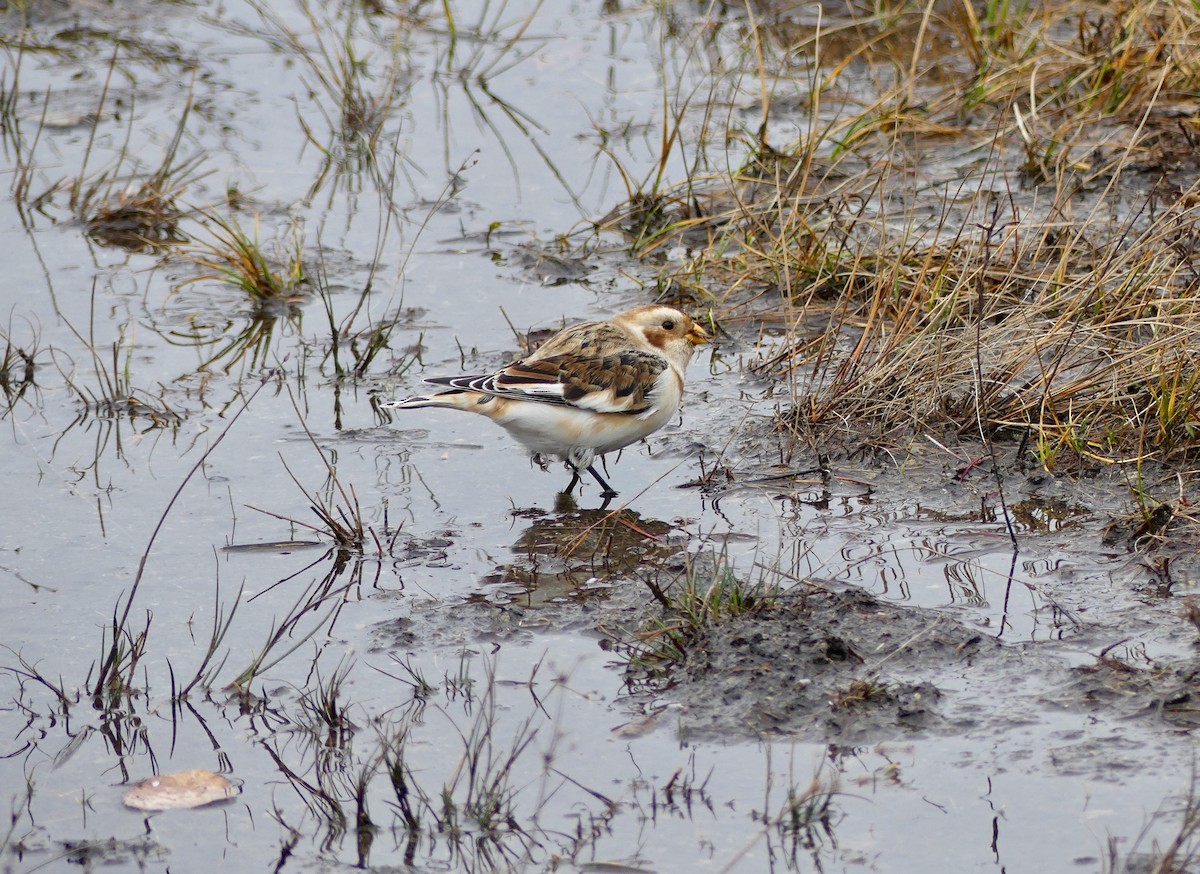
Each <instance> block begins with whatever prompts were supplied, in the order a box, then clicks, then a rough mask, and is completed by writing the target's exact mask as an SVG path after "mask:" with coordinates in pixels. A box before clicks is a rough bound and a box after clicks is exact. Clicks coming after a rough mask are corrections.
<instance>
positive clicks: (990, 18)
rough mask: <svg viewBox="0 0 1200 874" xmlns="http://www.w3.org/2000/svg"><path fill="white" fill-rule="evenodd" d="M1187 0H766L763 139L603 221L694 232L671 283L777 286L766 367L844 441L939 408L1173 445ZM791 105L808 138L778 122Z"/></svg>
mask: <svg viewBox="0 0 1200 874" xmlns="http://www.w3.org/2000/svg"><path fill="white" fill-rule="evenodd" d="M1018 6H1020V8H1018ZM1184 6H1185V5H1184V4H1159V3H1153V2H1148V0H1142V2H1123V3H1113V4H1098V3H1085V2H1078V3H1071V4H1065V5H1064V4H1057V3H1044V4H1033V3H1029V4H999V3H995V4H987V7H986V9H984V10H983V11H980V10H979V9H978V8H977V7H973V6H972V5H970V4H967V3H946V4H940V3H939V4H913V5H903V6H901V5H899V4H893V8H890V9H884V10H883V11H879V10H880V7H879V6H876V8H875V11H874V12H872V14H870V15H863V16H861V17H858V18H855V17H853V15H852V14H850V13H846V17H845V18H843V19H840V20H834V19H832V18H826V19H825V20H823V21H807V22H805V23H797V22H796V21H795V20H794V19H788V18H786V17H784V15H783V14H782V13H781V14H780V15H779V16H777V17H776V18H774V19H771V18H770V17H769V16H770V14H771V12H772V10H771V8H770V7H771V4H768V3H759V4H756V5H755V9H756V10H757V15H758V18H757V19H752V20H750V21H749V22H748V23H749V24H752V25H753V27H752V28H750V29H749V30H748V31H747V33H748V37H749V39H750V41H751V42H750V45H751V46H752V49H753V54H754V56H756V57H757V58H758V59H759V60H758V61H757V62H756V63H757V68H758V72H759V74H760V78H766V79H767V80H769V81H770V83H771V84H770V91H769V94H768V91H767V89H766V88H764V90H763V95H762V100H761V102H762V110H763V111H762V125H761V127H760V128H759V129H758V131H757V132H756V133H753V134H747V135H746V137H745V138H746V139H752V140H753V142H754V147H753V152H752V155H751V157H750V158H749V159H748V160H746V161H745V162H744V163H743V164H742V166H740V167H738V168H737V169H735V170H733V171H731V172H729V173H728V174H708V175H707V176H704V177H700V176H696V177H693V178H691V179H688V180H686V182H684V183H682V184H679V185H677V186H674V187H672V188H666V189H663V190H661V191H655V192H645V191H642V192H638V196H637V197H636V198H631V200H630V206H629V207H628V208H627V209H624V210H621V211H618V212H616V213H614V214H613V216H612V217H611V221H610V222H609V226H610V227H613V228H617V229H620V230H623V231H625V232H626V233H628V234H630V235H631V239H633V240H635V243H636V245H637V247H638V250H639V251H640V252H641V253H642V254H643V255H644V256H646V257H653V256H655V255H656V254H658V253H660V252H663V251H666V250H673V252H674V254H676V255H678V254H679V253H680V252H682V253H683V257H682V258H679V257H676V258H674V259H673V261H674V262H675V263H672V264H671V266H670V267H669V268H666V269H667V270H669V272H670V277H669V279H670V281H672V282H674V283H676V284H678V285H681V286H684V287H690V288H691V289H692V290H693V291H694V292H695V293H696V294H705V295H712V296H715V297H716V302H717V304H718V306H719V307H720V308H721V309H722V310H723V311H725V312H726V313H727V316H728V319H729V320H736V319H738V318H746V319H751V318H753V319H760V318H763V308H764V303H765V304H766V305H767V306H769V308H770V314H769V316H768V317H767V322H768V323H771V324H773V326H775V327H781V328H782V332H781V334H780V335H776V336H774V337H772V338H771V340H770V344H769V348H768V349H767V351H766V352H764V354H763V356H762V359H761V360H760V362H759V363H758V368H759V370H760V371H762V372H763V373H766V374H771V375H774V376H777V377H780V378H784V379H786V380H788V381H789V383H790V384H791V386H792V388H793V400H794V403H793V406H792V409H791V411H790V413H789V414H788V415H787V416H786V417H785V419H786V424H787V425H788V426H789V427H791V428H792V429H794V431H795V432H796V433H798V434H801V435H806V436H807V437H809V439H814V440H815V439H816V438H817V436H818V435H819V436H820V439H821V443H822V444H823V445H826V446H827V445H828V438H829V436H830V434H831V432H837V433H841V434H842V435H844V436H845V437H846V442H847V444H848V445H855V444H857V445H862V443H863V442H866V443H868V444H870V443H892V444H894V443H899V442H903V441H904V440H906V439H909V438H910V437H911V436H912V435H913V434H914V433H916V432H920V431H929V430H933V431H943V432H945V431H950V432H955V431H956V432H960V433H962V434H963V435H966V436H972V437H976V438H985V439H990V438H992V437H995V436H997V435H1003V436H1012V437H1014V438H1017V439H1019V440H1022V441H1028V442H1027V445H1029V446H1030V447H1031V448H1032V449H1034V451H1035V452H1036V455H1037V458H1038V460H1039V461H1040V462H1041V463H1043V464H1044V465H1046V466H1047V467H1053V466H1055V465H1059V464H1062V463H1063V462H1064V461H1066V460H1067V459H1070V461H1071V463H1072V464H1075V463H1078V462H1079V461H1081V460H1083V459H1095V460H1102V461H1105V462H1110V461H1135V462H1142V461H1145V460H1148V459H1151V458H1155V459H1167V458H1177V457H1178V455H1177V454H1178V453H1180V452H1183V453H1190V452H1192V451H1193V450H1195V449H1197V448H1200V442H1198V438H1200V411H1198V410H1197V394H1196V389H1197V384H1198V382H1200V342H1198V339H1200V338H1198V337H1197V331H1198V327H1197V326H1200V304H1198V302H1200V298H1198V296H1197V288H1198V287H1200V286H1198V279H1200V272H1198V271H1200V267H1198V256H1200V229H1198V228H1197V219H1198V217H1200V212H1198V207H1200V171H1198V170H1197V168H1196V167H1195V166H1194V160H1191V159H1187V160H1185V156H1190V155H1192V154H1193V148H1192V146H1193V142H1194V136H1195V132H1196V122H1195V121H1194V117H1193V116H1194V114H1195V111H1196V110H1197V109H1200V99H1197V97H1196V96H1195V95H1196V89H1197V82H1198V81H1200V10H1198V9H1196V8H1192V7H1191V6H1187V7H1186V8H1184ZM781 50H782V51H781ZM803 65H807V67H804V68H803V69H802V67H803ZM768 70H769V71H772V72H773V74H774V75H772V76H766V71H768ZM788 88H791V89H794V90H795V92H796V94H797V95H798V96H797V98H795V99H791V100H790V101H788V100H785V99H784V95H786V92H787V89H788ZM796 107H800V108H799V109H797V108H796ZM1185 111H1186V113H1187V114H1186V116H1184V115H1181V113H1184V112H1185ZM797 115H798V116H799V117H800V118H801V119H802V124H804V125H806V126H807V129H806V130H805V132H804V133H803V134H802V135H801V136H800V137H799V139H797V140H796V141H795V142H793V143H792V144H790V145H789V146H788V147H787V148H786V149H781V148H776V147H773V146H771V145H769V144H768V141H767V138H768V132H769V131H772V130H776V129H779V128H780V127H781V121H782V120H784V119H794V118H796V117H797ZM708 139H712V137H711V135H710V136H709V137H708ZM679 262H682V264H683V267H682V268H681V267H679V266H678V264H679ZM716 288H719V289H721V291H720V292H713V291H712V289H716Z"/></svg>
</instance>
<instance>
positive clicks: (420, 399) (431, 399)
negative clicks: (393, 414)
mask: <svg viewBox="0 0 1200 874" xmlns="http://www.w3.org/2000/svg"><path fill="white" fill-rule="evenodd" d="M470 394H471V393H469V392H464V391H443V392H438V393H437V394H435V395H413V396H412V397H411V398H403V399H401V400H398V401H388V402H386V403H383V404H380V406H381V407H389V408H390V409H393V410H419V409H421V408H422V407H453V408H454V409H458V410H464V409H466V408H467V407H468V406H469V405H470V404H471V403H472V399H471V398H470V397H469V395H470Z"/></svg>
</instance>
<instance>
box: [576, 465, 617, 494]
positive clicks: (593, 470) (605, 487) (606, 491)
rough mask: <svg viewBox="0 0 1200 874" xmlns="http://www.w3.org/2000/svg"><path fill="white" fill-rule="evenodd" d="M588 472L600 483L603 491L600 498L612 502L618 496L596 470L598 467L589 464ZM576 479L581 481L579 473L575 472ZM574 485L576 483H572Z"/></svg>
mask: <svg viewBox="0 0 1200 874" xmlns="http://www.w3.org/2000/svg"><path fill="white" fill-rule="evenodd" d="M587 472H588V473H590V474H591V475H592V478H593V479H595V480H596V482H598V483H600V488H601V489H603V491H602V492H600V497H602V498H605V499H608V500H612V499H613V498H615V497H616V496H617V493H616V491H615V490H614V489H613V487H612V486H610V485H609V484H608V483H607V482H605V480H604V477H602V476H600V473H599V471H597V470H596V465H594V464H589V465H588V468H587ZM575 478H576V479H579V471H575ZM572 485H574V483H572Z"/></svg>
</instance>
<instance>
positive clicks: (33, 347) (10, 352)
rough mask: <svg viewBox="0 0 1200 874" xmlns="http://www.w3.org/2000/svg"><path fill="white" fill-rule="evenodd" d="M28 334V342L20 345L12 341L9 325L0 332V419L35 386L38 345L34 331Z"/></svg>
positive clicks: (11, 331)
mask: <svg viewBox="0 0 1200 874" xmlns="http://www.w3.org/2000/svg"><path fill="white" fill-rule="evenodd" d="M30 333H31V334H32V336H31V338H30V340H29V341H28V342H26V343H24V344H20V343H16V342H14V341H13V330H12V325H11V324H10V325H9V327H8V328H7V329H6V330H0V343H3V344H4V350H3V352H0V392H3V393H4V404H3V410H2V411H0V417H2V416H3V415H7V414H8V413H11V412H12V410H13V407H15V406H16V405H17V403H18V402H20V401H21V399H22V398H24V397H25V394H26V392H28V391H29V389H30V388H32V387H33V386H34V385H35V382H34V372H35V370H36V364H35V361H36V359H37V356H38V352H39V345H40V344H39V342H38V337H37V333H36V331H32V330H31V332H30Z"/></svg>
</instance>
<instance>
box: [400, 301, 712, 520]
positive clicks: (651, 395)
mask: <svg viewBox="0 0 1200 874" xmlns="http://www.w3.org/2000/svg"><path fill="white" fill-rule="evenodd" d="M708 340H709V335H708V333H707V332H706V331H705V330H704V328H702V327H701V326H700V325H698V324H696V322H694V321H692V318H691V316H689V315H687V314H686V313H683V312H681V311H679V310H677V309H674V308H673V307H668V306H659V305H650V306H642V307H637V308H636V309H632V310H629V311H628V312H623V313H621V314H619V315H617V316H614V317H613V318H611V319H609V320H608V321H606V322H585V323H584V324H582V325H575V326H574V327H570V328H566V329H564V330H562V331H559V332H558V333H557V334H555V335H554V336H553V337H551V338H550V339H549V340H547V341H546V342H545V343H543V344H542V345H541V346H539V347H538V349H537V351H535V352H534V353H533V354H531V355H529V356H527V357H525V358H521V359H519V360H517V361H514V362H513V363H512V364H510V365H508V366H507V367H502V368H501V369H500V370H497V371H496V372H495V373H491V374H485V375H483V376H445V377H433V378H430V379H427V380H426V382H432V383H435V384H437V385H447V386H450V389H449V390H448V391H442V392H438V393H437V394H433V395H430V396H428V397H412V398H406V399H405V400H401V401H393V402H391V403H388V404H384V406H385V407H398V408H400V409H415V408H418V407H453V408H454V409H456V410H467V411H468V412H472V413H479V414H481V415H484V416H487V417H488V418H489V419H491V420H492V421H493V422H495V423H496V424H497V425H499V426H500V427H502V428H504V429H505V430H506V431H508V433H509V434H511V435H512V436H513V437H515V438H516V439H517V440H518V441H520V442H521V443H522V444H523V445H524V446H525V447H526V448H527V449H529V450H530V451H531V452H532V453H533V454H534V456H535V457H538V456H540V455H557V456H559V457H560V458H561V459H562V460H563V461H565V462H566V463H567V466H568V467H570V468H571V471H572V477H571V483H570V485H568V486H567V488H566V489H565V491H567V492H570V491H571V490H572V489H573V488H575V484H576V483H578V482H579V477H580V474H581V472H582V471H585V470H586V471H587V472H588V473H590V474H591V475H592V476H593V477H595V479H596V482H598V483H599V484H600V488H602V489H603V492H601V496H602V497H604V498H614V497H616V494H617V493H616V492H614V491H613V489H612V486H610V485H609V484H608V483H607V482H605V481H604V478H603V477H602V476H600V474H599V473H597V472H596V468H595V467H594V465H593V461H594V460H595V458H596V456H598V455H604V453H606V452H612V451H614V450H617V449H622V448H624V447H626V446H628V445H629V444H630V443H636V442H637V441H638V440H641V439H642V438H643V437H646V436H647V435H649V434H652V433H654V432H655V431H657V430H658V429H659V428H661V427H662V426H663V425H665V424H666V423H667V422H668V421H670V419H671V417H672V416H674V415H675V413H676V412H677V411H678V410H679V405H680V403H681V402H682V400H683V372H684V370H686V369H687V365H688V362H689V361H690V360H691V358H692V353H693V352H695V350H696V346H698V345H699V344H701V343H704V342H706V341H708Z"/></svg>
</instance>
